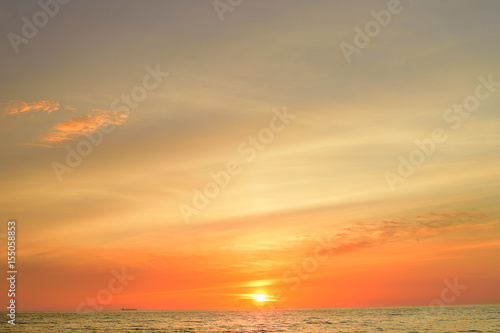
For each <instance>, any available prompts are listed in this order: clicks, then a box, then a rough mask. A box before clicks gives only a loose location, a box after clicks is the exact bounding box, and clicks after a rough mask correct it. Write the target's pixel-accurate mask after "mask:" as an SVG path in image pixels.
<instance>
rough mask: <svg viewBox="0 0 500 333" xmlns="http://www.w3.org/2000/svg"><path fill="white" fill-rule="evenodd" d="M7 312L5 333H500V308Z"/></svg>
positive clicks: (491, 306)
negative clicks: (10, 314) (13, 318)
mask: <svg viewBox="0 0 500 333" xmlns="http://www.w3.org/2000/svg"><path fill="white" fill-rule="evenodd" d="M2 314H3V320H4V323H2V325H1V326H0V327H1V328H0V331H2V332H30V333H35V332H43V333H48V332H55V333H59V332H176V333H181V332H186V333H193V332H200V333H209V332H214V333H215V332H218V333H219V332H220V333H232V332H249V333H250V332H252V333H268V332H269V333H271V332H290V333H302V332H304V333H305V332H307V333H324V332H358V333H369V332H440V333H443V332H500V305H474V306H469V305H467V306H465V305H455V306H435V307H429V306H427V307H384V308H335V309H300V310H286V309H283V310H279V309H277V310H248V311H201V310H200V311H98V312H85V311H80V312H76V311H75V312H69V311H61V312H18V313H17V314H16V325H15V326H12V325H10V324H7V319H8V318H7V316H6V313H5V312H2Z"/></svg>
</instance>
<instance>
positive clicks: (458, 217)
mask: <svg viewBox="0 0 500 333" xmlns="http://www.w3.org/2000/svg"><path fill="white" fill-rule="evenodd" d="M485 217H486V216H485V215H484V214H479V213H470V212H456V213H441V214H438V213H428V214H425V215H419V216H411V217H401V218H394V219H387V220H382V221H376V222H372V223H367V222H359V223H356V224H355V225H354V226H352V227H349V228H345V229H343V232H341V233H338V234H337V235H336V236H337V238H336V239H334V240H330V241H329V243H330V244H332V245H331V247H330V248H328V249H326V250H325V252H328V253H330V254H343V253H350V252H354V251H358V250H362V249H366V248H370V247H374V246H379V245H383V244H387V243H392V242H397V241H421V240H423V239H426V238H429V237H432V236H435V235H437V234H440V233H444V232H450V231H454V230H461V229H467V228H479V227H481V228H483V227H485V224H484V223H478V221H480V220H482V219H484V218H485ZM334 244H335V245H334Z"/></svg>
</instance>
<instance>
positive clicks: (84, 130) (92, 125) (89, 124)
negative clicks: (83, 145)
mask: <svg viewBox="0 0 500 333" xmlns="http://www.w3.org/2000/svg"><path fill="white" fill-rule="evenodd" d="M90 111H93V112H95V113H97V114H85V115H83V116H80V117H77V118H73V119H71V120H69V121H65V122H62V123H59V124H57V125H55V126H54V127H53V128H52V129H51V130H50V132H49V133H47V134H46V135H45V136H43V137H42V138H41V139H40V141H41V143H42V144H41V145H42V146H47V145H49V146H55V145H57V144H58V143H61V142H64V141H68V140H73V139H74V138H77V137H79V136H83V135H88V134H91V133H93V132H94V131H96V130H98V129H99V128H102V127H106V126H110V125H120V124H123V123H124V122H125V121H126V120H127V117H128V116H127V115H126V114H123V113H120V112H116V111H112V110H100V109H90Z"/></svg>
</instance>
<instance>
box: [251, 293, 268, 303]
mask: <svg viewBox="0 0 500 333" xmlns="http://www.w3.org/2000/svg"><path fill="white" fill-rule="evenodd" d="M252 297H253V298H255V300H256V301H257V302H265V301H267V299H266V298H267V296H266V295H262V294H258V295H252Z"/></svg>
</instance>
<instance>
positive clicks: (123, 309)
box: [122, 308, 137, 311]
mask: <svg viewBox="0 0 500 333" xmlns="http://www.w3.org/2000/svg"><path fill="white" fill-rule="evenodd" d="M122 311H137V309H125V308H122Z"/></svg>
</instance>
